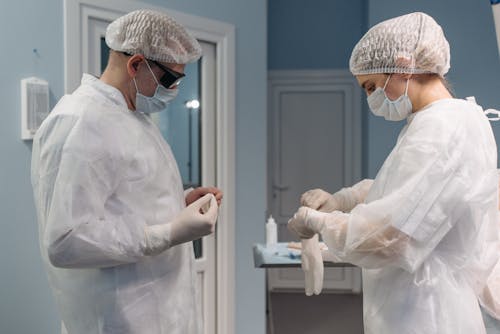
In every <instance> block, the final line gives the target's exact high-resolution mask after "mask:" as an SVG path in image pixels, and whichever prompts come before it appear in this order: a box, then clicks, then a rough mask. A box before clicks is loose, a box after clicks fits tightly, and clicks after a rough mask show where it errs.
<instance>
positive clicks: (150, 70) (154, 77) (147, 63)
mask: <svg viewBox="0 0 500 334" xmlns="http://www.w3.org/2000/svg"><path fill="white" fill-rule="evenodd" d="M145 61H146V65H148V68H149V72H151V75H152V76H153V79H155V82H156V84H157V85H158V86H159V85H160V83H159V82H158V80H157V79H156V76H155V74H154V73H153V70H152V69H151V66H149V61H148V60H147V59H146V60H145Z"/></svg>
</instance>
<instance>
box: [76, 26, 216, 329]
mask: <svg viewBox="0 0 500 334" xmlns="http://www.w3.org/2000/svg"><path fill="white" fill-rule="evenodd" d="M109 23H110V22H109V21H105V20H100V19H99V20H98V19H91V20H89V44H88V45H89V48H88V50H89V52H88V55H87V56H88V57H89V58H88V62H85V61H84V62H83V64H88V68H87V69H84V71H86V72H88V73H91V74H93V75H95V76H100V75H101V73H102V71H103V70H104V68H105V67H106V64H107V58H108V55H109V49H108V47H107V45H106V43H105V40H104V36H105V31H106V27H107V25H108V24H109ZM200 44H201V46H202V48H203V57H202V58H201V59H200V60H199V61H198V62H196V63H192V64H188V65H187V66H186V69H185V72H186V77H185V78H183V80H182V82H181V84H180V86H179V88H180V90H179V95H178V96H177V97H176V99H175V100H174V101H172V103H171V104H170V105H169V109H168V110H167V111H165V112H161V113H157V114H153V116H152V118H153V120H154V121H155V122H156V124H157V125H158V127H159V128H160V131H161V132H162V134H163V136H164V137H165V139H166V141H167V142H168V143H169V145H170V146H171V148H172V151H173V153H174V156H175V158H176V161H177V164H178V166H179V170H180V173H181V176H182V180H183V183H184V188H191V187H199V186H213V185H217V180H216V152H215V151H216V150H215V145H216V116H215V114H216V110H215V108H216V79H215V75H216V73H215V65H216V48H215V45H214V44H211V43H205V42H202V41H201V42H200ZM193 247H194V251H195V258H196V260H195V262H196V271H197V282H198V285H199V289H200V292H201V294H200V295H201V299H202V300H201V305H202V311H203V321H204V329H205V334H215V333H216V332H217V329H216V323H217V313H216V312H217V311H216V310H217V300H216V296H217V290H216V288H217V286H216V275H217V268H216V236H215V234H212V235H210V236H207V237H204V238H202V239H200V240H196V241H194V242H193Z"/></svg>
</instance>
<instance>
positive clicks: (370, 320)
mask: <svg viewBox="0 0 500 334" xmlns="http://www.w3.org/2000/svg"><path fill="white" fill-rule="evenodd" d="M496 165H497V149H496V144H495V140H494V137H493V133H492V130H491V127H490V124H489V122H488V120H487V119H486V117H485V116H484V115H483V112H482V108H481V107H479V106H478V105H477V104H475V103H473V102H469V101H465V100H459V99H445V100H439V101H437V102H434V103H432V104H430V105H428V106H427V107H425V108H424V109H423V110H421V111H419V112H416V113H414V114H412V115H411V116H410V117H409V119H408V122H407V125H406V126H405V127H404V128H403V129H402V131H401V133H400V135H399V137H398V140H397V143H396V145H395V147H394V149H393V150H392V152H391V153H390V155H389V156H388V158H387V159H386V161H385V162H384V164H383V166H382V168H381V169H380V171H379V173H378V175H377V177H376V179H375V181H374V183H373V186H372V187H371V189H370V191H369V193H368V196H367V198H366V199H365V202H364V203H362V204H359V205H357V206H356V207H355V208H354V209H353V210H352V211H351V212H350V213H349V214H343V216H342V218H345V219H344V220H342V219H339V220H338V221H337V222H336V223H335V224H328V226H326V227H325V228H324V229H323V230H322V231H321V233H322V236H323V239H324V241H325V242H326V244H327V245H328V247H329V249H330V250H332V251H333V252H334V253H335V255H336V256H337V257H338V258H339V259H340V260H342V261H346V262H351V263H354V264H356V265H359V266H361V267H362V268H363V294H364V307H363V310H364V322H365V334H417V333H418V334H472V333H474V334H482V333H485V328H484V324H483V320H482V317H481V311H480V308H479V305H478V301H477V297H476V295H477V294H478V293H479V292H480V291H481V289H482V287H483V285H484V283H485V279H486V277H487V276H488V274H489V272H490V271H491V269H492V267H493V266H494V264H495V263H496V260H497V258H498V255H499V249H498V224H497V221H498V213H497V212H498V211H497V203H498V200H497V198H498V192H497V186H498V181H497V180H498V176H497V171H496Z"/></svg>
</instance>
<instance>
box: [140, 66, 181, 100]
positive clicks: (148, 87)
mask: <svg viewBox="0 0 500 334" xmlns="http://www.w3.org/2000/svg"><path fill="white" fill-rule="evenodd" d="M146 61H147V60H146V59H144V61H143V62H141V64H140V65H139V70H138V71H137V75H136V77H135V80H136V83H137V88H138V89H139V91H140V93H141V94H142V95H145V96H153V95H154V93H155V91H156V87H157V86H158V83H160V78H161V77H162V76H163V75H164V74H165V71H164V70H163V69H161V68H160V67H159V66H157V65H156V64H155V63H154V62H152V61H149V67H148V64H146ZM160 65H162V66H164V67H166V68H168V69H171V70H173V71H175V72H179V73H184V69H185V67H186V65H184V64H170V63H160ZM153 75H154V77H153ZM157 82H158V83H157ZM166 88H167V87H166ZM169 88H170V89H174V88H177V87H169Z"/></svg>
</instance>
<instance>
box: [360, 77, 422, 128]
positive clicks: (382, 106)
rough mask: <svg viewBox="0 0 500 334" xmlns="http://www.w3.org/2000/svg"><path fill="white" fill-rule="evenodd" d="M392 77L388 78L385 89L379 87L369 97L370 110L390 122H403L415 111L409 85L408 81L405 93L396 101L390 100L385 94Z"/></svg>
mask: <svg viewBox="0 0 500 334" xmlns="http://www.w3.org/2000/svg"><path fill="white" fill-rule="evenodd" d="M390 78H391V75H389V77H388V78H387V80H386V82H385V85H384V88H380V87H378V88H377V89H375V91H374V92H373V93H371V94H370V95H368V97H367V101H368V106H369V107H370V110H371V111H372V112H373V113H374V114H375V115H377V116H383V117H384V118H385V119H386V120H388V121H401V120H403V119H405V118H407V117H408V116H409V115H410V114H411V111H412V109H413V106H412V104H411V101H410V98H409V97H408V84H409V82H410V79H409V78H408V81H406V89H405V93H404V94H403V95H401V96H400V97H399V98H397V99H396V100H394V101H391V100H389V98H388V97H387V95H386V94H385V87H386V86H387V83H388V82H389V79H390Z"/></svg>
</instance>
